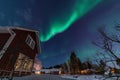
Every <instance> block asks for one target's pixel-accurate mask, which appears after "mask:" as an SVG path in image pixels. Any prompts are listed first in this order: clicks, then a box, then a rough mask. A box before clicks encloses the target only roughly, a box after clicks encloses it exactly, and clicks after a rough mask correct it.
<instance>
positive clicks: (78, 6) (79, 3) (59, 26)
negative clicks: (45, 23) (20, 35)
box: [40, 0, 101, 41]
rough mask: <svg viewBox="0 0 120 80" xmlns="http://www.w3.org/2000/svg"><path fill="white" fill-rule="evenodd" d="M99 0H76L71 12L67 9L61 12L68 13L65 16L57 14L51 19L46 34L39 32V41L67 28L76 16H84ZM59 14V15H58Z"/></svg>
mask: <svg viewBox="0 0 120 80" xmlns="http://www.w3.org/2000/svg"><path fill="white" fill-rule="evenodd" d="M99 2H101V0H76V3H75V5H73V9H71V10H72V11H71V13H70V12H69V11H68V12H67V11H65V12H63V14H68V15H67V16H64V15H62V14H61V15H62V17H61V15H58V16H57V18H56V19H52V20H51V21H52V22H51V24H50V26H49V28H50V29H49V30H48V32H47V33H48V34H46V35H43V34H42V33H41V35H40V39H41V41H47V40H49V39H50V38H51V37H53V36H55V35H56V34H58V33H61V32H63V31H65V30H67V29H68V28H69V27H70V25H71V24H72V23H73V22H75V21H76V20H77V19H78V18H80V17H82V16H84V15H85V14H86V13H87V12H88V11H90V10H91V9H92V8H93V7H94V6H95V5H97V4H98V3H99ZM59 16H60V17H59Z"/></svg>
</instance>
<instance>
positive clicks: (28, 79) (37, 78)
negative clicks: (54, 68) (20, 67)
mask: <svg viewBox="0 0 120 80" xmlns="http://www.w3.org/2000/svg"><path fill="white" fill-rule="evenodd" d="M13 80H74V79H66V78H62V77H60V76H57V75H32V76H25V77H16V78H14V79H13Z"/></svg>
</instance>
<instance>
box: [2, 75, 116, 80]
mask: <svg viewBox="0 0 120 80" xmlns="http://www.w3.org/2000/svg"><path fill="white" fill-rule="evenodd" d="M116 79H117V78H116V77H114V78H107V79H105V78H104V77H102V76H100V75H74V76H73V75H62V76H59V75H31V76H24V77H14V79H13V80H116ZM2 80H8V79H2Z"/></svg>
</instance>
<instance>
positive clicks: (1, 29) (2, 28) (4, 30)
mask: <svg viewBox="0 0 120 80" xmlns="http://www.w3.org/2000/svg"><path fill="white" fill-rule="evenodd" d="M0 33H9V28H8V27H0Z"/></svg>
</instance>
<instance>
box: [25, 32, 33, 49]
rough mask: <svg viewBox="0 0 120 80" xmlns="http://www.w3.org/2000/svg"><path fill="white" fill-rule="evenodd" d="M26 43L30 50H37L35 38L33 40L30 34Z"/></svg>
mask: <svg viewBox="0 0 120 80" xmlns="http://www.w3.org/2000/svg"><path fill="white" fill-rule="evenodd" d="M28 40H29V42H28ZM25 42H26V43H27V45H28V46H29V47H30V48H32V49H34V48H35V41H34V40H33V38H32V37H31V36H30V35H29V34H28V36H27V38H26V41H25Z"/></svg>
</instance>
